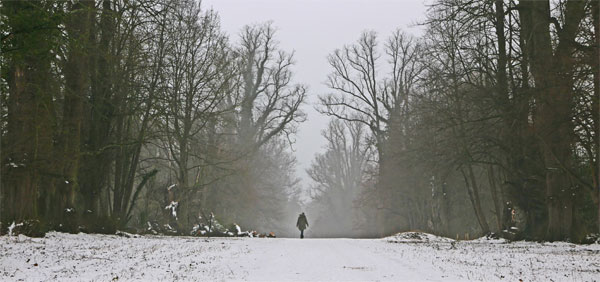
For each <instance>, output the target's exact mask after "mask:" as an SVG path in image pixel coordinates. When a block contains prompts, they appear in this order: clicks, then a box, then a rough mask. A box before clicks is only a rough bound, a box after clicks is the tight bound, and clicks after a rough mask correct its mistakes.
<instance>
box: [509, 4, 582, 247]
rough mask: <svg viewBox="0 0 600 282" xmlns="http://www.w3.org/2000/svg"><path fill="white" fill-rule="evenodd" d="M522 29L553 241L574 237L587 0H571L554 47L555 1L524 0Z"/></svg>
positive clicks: (550, 234) (550, 233) (548, 230)
mask: <svg viewBox="0 0 600 282" xmlns="http://www.w3.org/2000/svg"><path fill="white" fill-rule="evenodd" d="M520 5H521V11H520V12H521V13H524V14H523V15H524V18H525V21H524V22H523V23H522V24H523V31H524V32H523V34H522V36H524V37H525V38H526V39H525V40H526V41H527V45H528V50H527V52H528V55H529V57H530V59H531V72H532V74H533V77H534V80H535V84H536V85H535V86H536V88H535V97H536V102H537V104H536V112H535V131H536V134H537V137H538V140H539V143H540V147H541V148H542V156H543V159H544V164H545V167H546V172H545V174H546V198H547V202H548V204H547V208H548V229H547V235H546V237H547V239H548V240H563V239H566V238H569V237H570V236H571V231H572V223H573V215H574V214H573V208H574V205H573V201H574V196H573V195H574V194H575V193H576V191H573V190H572V187H573V186H572V185H571V181H570V179H569V175H568V173H567V172H566V170H565V169H564V168H565V167H569V166H570V165H571V146H572V141H573V135H574V131H573V124H572V122H571V112H572V103H573V101H572V99H573V89H572V88H573V81H572V71H573V70H572V68H573V57H572V50H573V46H572V42H573V40H574V39H575V35H576V34H577V31H578V26H579V23H580V22H581V20H582V18H583V16H584V7H585V2H584V1H573V0H570V1H568V2H567V3H566V11H565V23H564V26H562V27H559V28H558V29H559V32H558V36H559V40H560V41H559V43H558V46H557V47H556V50H555V51H554V49H553V46H552V39H551V36H550V20H551V15H550V2H549V1H522V2H520Z"/></svg>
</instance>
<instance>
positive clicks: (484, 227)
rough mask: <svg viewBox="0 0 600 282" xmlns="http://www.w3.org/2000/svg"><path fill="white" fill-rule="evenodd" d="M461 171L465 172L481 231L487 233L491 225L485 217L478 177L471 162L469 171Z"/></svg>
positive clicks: (466, 183)
mask: <svg viewBox="0 0 600 282" xmlns="http://www.w3.org/2000/svg"><path fill="white" fill-rule="evenodd" d="M461 172H462V173H463V177H464V180H465V185H467V192H468V193H469V199H470V200H471V204H472V205H473V210H474V211H475V216H476V217H477V221H478V222H479V226H480V227H481V232H483V233H484V234H487V233H489V232H490V226H489V225H488V223H487V220H486V218H485V213H484V212H483V208H481V198H480V197H479V187H478V186H477V179H476V177H475V173H474V171H473V166H472V165H471V164H468V165H467V172H466V173H465V172H464V170H461ZM467 173H468V175H467ZM469 182H470V183H469Z"/></svg>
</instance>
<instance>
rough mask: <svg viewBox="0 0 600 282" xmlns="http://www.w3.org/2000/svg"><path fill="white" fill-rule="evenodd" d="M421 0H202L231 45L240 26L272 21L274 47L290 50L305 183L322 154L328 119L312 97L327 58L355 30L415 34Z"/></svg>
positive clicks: (321, 88) (423, 8)
mask: <svg viewBox="0 0 600 282" xmlns="http://www.w3.org/2000/svg"><path fill="white" fill-rule="evenodd" d="M424 1H425V0H202V6H204V7H205V8H210V7H212V8H214V9H215V10H216V11H217V12H218V13H219V15H220V17H221V25H222V27H223V29H224V30H225V31H226V32H227V33H229V34H230V36H231V39H232V41H236V40H237V37H238V34H239V31H240V29H241V28H242V27H243V26H244V25H246V24H252V23H262V22H266V21H273V23H274V26H275V27H277V30H278V31H277V34H276V38H277V39H278V40H279V42H280V45H279V46H280V47H281V48H282V49H283V50H286V51H295V61H296V65H295V67H294V73H295V79H294V80H295V82H297V83H303V84H307V85H308V86H309V91H308V103H307V104H306V105H305V107H304V111H305V112H306V113H307V114H308V120H307V121H306V122H305V123H303V124H302V125H301V126H300V130H299V133H298V136H297V142H296V144H295V145H294V149H295V150H296V157H297V159H298V171H297V174H298V176H300V177H301V178H302V179H303V185H304V187H306V186H307V185H308V183H309V182H308V181H309V178H308V176H307V175H306V173H305V169H306V168H308V167H309V165H310V163H311V161H312V159H313V157H314V155H315V153H317V152H322V151H323V146H324V138H323V137H322V136H321V131H322V130H323V129H324V128H325V126H326V124H327V121H328V118H327V117H325V116H322V115H320V114H319V113H318V112H316V111H315V110H314V104H315V103H316V102H317V97H318V96H319V95H323V94H326V93H328V89H327V87H326V86H325V85H324V84H323V83H324V81H325V80H326V78H327V74H329V73H330V71H331V68H330V67H329V65H328V64H327V59H326V57H327V55H328V54H329V53H331V52H333V51H334V50H335V49H336V48H341V47H342V46H343V45H344V44H350V43H353V42H355V41H356V40H357V39H358V37H359V35H360V34H361V32H363V31H365V30H375V31H377V33H378V34H379V36H380V39H382V40H383V39H385V38H387V36H389V35H390V34H391V32H392V31H393V30H395V29H396V28H401V29H403V30H405V31H406V32H409V33H412V34H415V35H418V34H420V33H421V32H422V28H421V27H419V26H416V25H415V24H416V23H418V22H421V21H423V20H424V19H425V12H426V9H427V7H426V6H425V4H424V3H425V2H424Z"/></svg>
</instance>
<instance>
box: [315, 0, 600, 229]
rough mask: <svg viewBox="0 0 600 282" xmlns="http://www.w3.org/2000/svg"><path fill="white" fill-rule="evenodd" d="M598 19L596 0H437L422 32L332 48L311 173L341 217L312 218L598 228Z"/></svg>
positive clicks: (323, 201)
mask: <svg viewBox="0 0 600 282" xmlns="http://www.w3.org/2000/svg"><path fill="white" fill-rule="evenodd" d="M598 13H599V7H598V1H577V0H566V1H550V0H545V1H539V0H535V1H528V0H521V1H513V0H511V1H502V0H486V1H469V0H436V1H433V2H432V3H431V4H430V5H429V7H428V11H427V17H426V20H425V21H424V22H422V23H420V24H421V25H422V27H423V28H424V30H425V32H424V34H423V35H422V36H421V37H418V38H417V37H414V36H411V35H408V34H406V33H404V32H402V31H401V30H397V31H396V32H394V33H393V34H391V35H390V36H389V37H388V38H387V39H386V40H383V41H382V40H381V39H380V37H379V35H378V34H376V33H375V32H369V31H367V32H365V33H363V34H362V35H361V36H360V38H359V39H358V40H357V41H356V42H354V43H351V44H348V45H344V46H343V47H341V48H340V49H337V50H335V51H334V52H333V53H331V54H330V55H329V57H328V61H329V65H330V67H331V73H330V75H329V76H328V78H327V81H326V84H327V86H328V87H329V88H330V93H329V94H326V95H321V97H320V106H319V110H320V112H321V113H324V114H326V115H329V116H331V117H332V121H331V124H330V125H329V127H328V128H327V129H326V130H325V132H324V136H325V137H326V139H327V147H326V152H325V153H323V154H320V155H318V156H317V157H316V158H315V159H314V161H313V164H312V166H311V168H310V169H309V170H308V172H309V175H310V176H311V178H312V179H313V180H314V184H313V186H312V187H311V191H312V196H313V199H314V201H313V205H314V207H315V209H317V210H328V209H333V210H334V211H335V212H332V213H328V214H326V215H323V216H321V217H320V218H319V219H318V220H317V222H316V223H315V224H314V225H313V226H314V227H315V228H317V229H318V228H319V226H320V227H321V228H323V229H327V226H328V225H330V224H331V223H332V222H344V224H345V227H344V228H345V230H347V231H348V232H355V234H360V235H362V236H383V235H388V234H392V233H395V232H398V231H407V230H423V231H428V232H432V233H435V234H441V235H445V236H450V237H455V236H459V237H460V238H463V236H465V235H466V236H467V237H468V236H469V234H470V235H471V236H475V235H483V234H489V233H495V234H498V235H499V236H504V237H508V238H511V239H519V238H521V239H522V238H525V239H535V240H551V241H553V240H572V241H585V240H586V236H587V235H589V234H592V233H599V232H600V229H599V228H600V200H599V199H600V186H599V181H600V178H599V177H600V176H599V166H598V159H599V158H600V155H599V154H600V153H599V151H598V145H599V142H600V140H599V139H598V134H599V132H600V123H599V118H598V114H599V108H598V103H599V100H600V93H599V83H600V77H599V66H598V65H599V60H600V59H599V58H600V57H599V53H598V50H599V46H600V30H599V24H600V18H599V15H598ZM357 172H361V173H360V174H359V175H358V176H357ZM336 213H339V214H340V215H338V214H336ZM332 232H333V233H335V230H328V231H327V232H324V233H323V235H324V236H329V235H332V236H336V235H335V234H332Z"/></svg>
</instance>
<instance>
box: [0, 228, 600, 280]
mask: <svg viewBox="0 0 600 282" xmlns="http://www.w3.org/2000/svg"><path fill="white" fill-rule="evenodd" d="M519 279H522V281H594V280H595V281H600V245H599V244H593V245H574V244H569V243H533V242H513V243H507V242H505V241H502V240H486V239H478V240H472V241H454V240H451V239H447V238H440V237H435V236H433V235H428V234H422V233H416V234H415V233H404V234H401V235H398V236H394V237H388V238H384V239H303V240H300V239H280V238H277V239H260V238H210V239H209V238H198V237H166V236H137V235H136V236H135V237H123V236H117V235H89V234H75V235H74V234H63V233H56V232H51V233H48V234H47V235H46V237H45V238H29V237H25V236H22V235H19V236H13V237H9V236H3V237H0V281H18V280H25V281H48V280H59V281H110V280H127V281H128V280H144V281H155V280H166V281H174V280H185V281H188V280H194V281H223V280H227V281H229V280H246V281H248V280H253V281H256V280H258V281H264V280H271V281H290V280H291V281H297V280H302V281H307V280H308V281H314V280H318V281H327V280H329V281H331V280H334V281H349V280H354V281H357V280H360V281H364V280H368V281H402V280H406V281H467V280H469V281H476V280H479V281H520V280H519Z"/></svg>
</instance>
